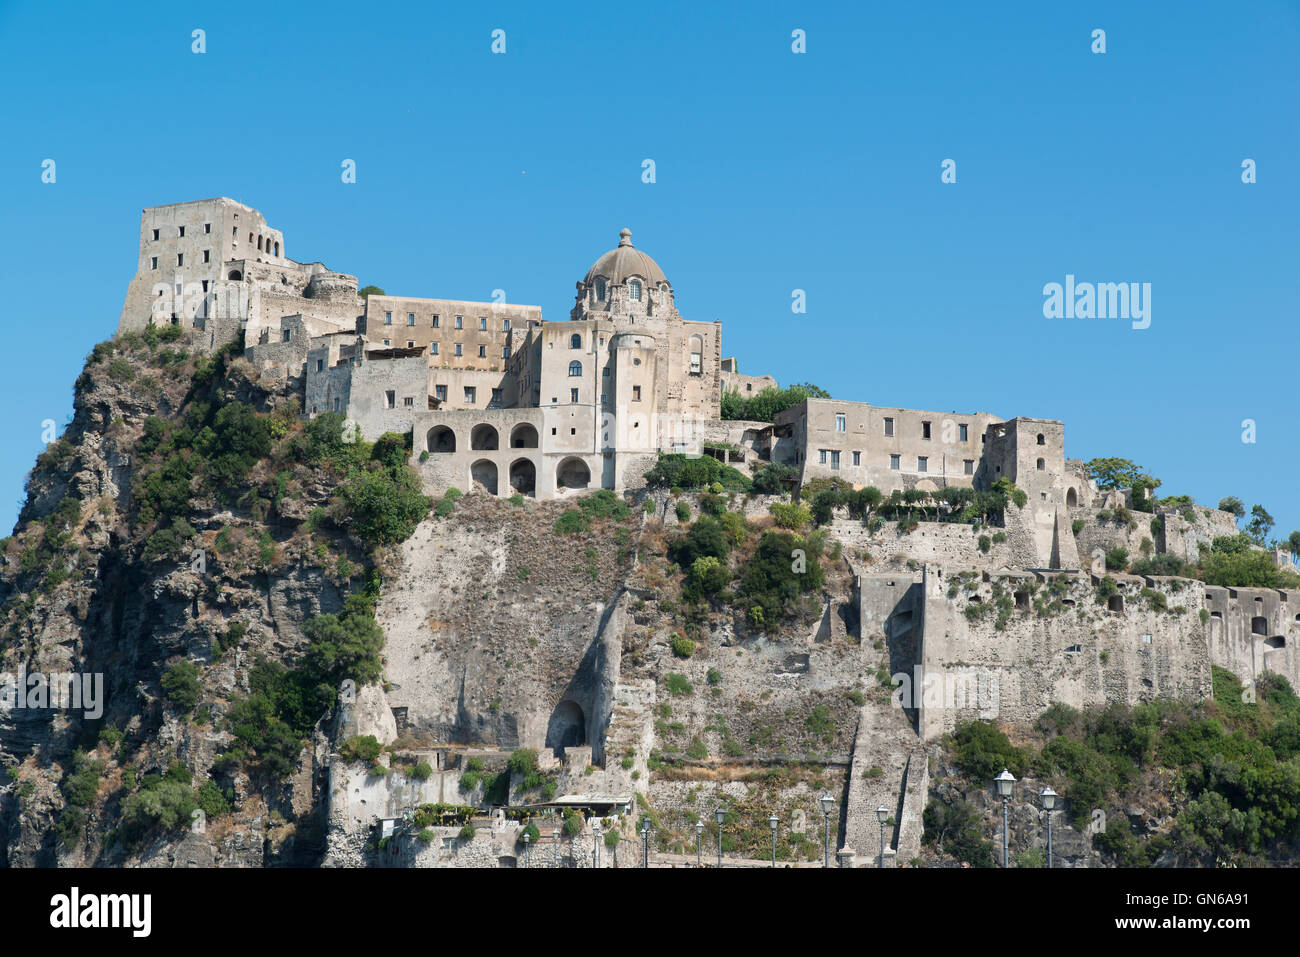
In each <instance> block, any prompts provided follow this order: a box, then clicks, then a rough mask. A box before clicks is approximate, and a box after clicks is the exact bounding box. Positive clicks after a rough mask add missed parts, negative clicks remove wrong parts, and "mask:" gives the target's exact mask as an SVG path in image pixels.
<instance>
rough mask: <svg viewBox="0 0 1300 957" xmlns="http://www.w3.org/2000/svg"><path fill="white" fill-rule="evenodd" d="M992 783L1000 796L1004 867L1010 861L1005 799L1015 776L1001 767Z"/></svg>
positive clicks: (1006, 799)
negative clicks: (999, 772) (1000, 771)
mask: <svg viewBox="0 0 1300 957" xmlns="http://www.w3.org/2000/svg"><path fill="white" fill-rule="evenodd" d="M993 783H994V784H996V785H997V788H998V796H999V797H1000V798H1002V867H1003V868H1004V869H1005V868H1006V867H1008V866H1009V862H1010V852H1009V850H1008V844H1007V801H1009V800H1011V789H1012V788H1013V787H1015V784H1016V776H1015V775H1014V774H1012V773H1011V772H1010V771H1008V770H1007V769H1006V768H1003V769H1002V773H1001V774H999V775H998V776H997V777H996V778H994V779H993Z"/></svg>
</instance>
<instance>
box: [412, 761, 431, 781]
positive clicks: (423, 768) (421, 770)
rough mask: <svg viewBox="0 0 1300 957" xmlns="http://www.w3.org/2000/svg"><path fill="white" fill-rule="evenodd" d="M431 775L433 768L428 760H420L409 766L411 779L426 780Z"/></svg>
mask: <svg viewBox="0 0 1300 957" xmlns="http://www.w3.org/2000/svg"><path fill="white" fill-rule="evenodd" d="M432 775H433V768H432V767H431V766H430V765H429V762H428V761H420V762H418V763H417V764H416V765H415V767H413V768H411V780H413V781H427V780H429V778H430V777H431V776H432Z"/></svg>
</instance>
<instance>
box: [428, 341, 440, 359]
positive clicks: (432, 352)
mask: <svg viewBox="0 0 1300 957" xmlns="http://www.w3.org/2000/svg"><path fill="white" fill-rule="evenodd" d="M429 350H430V351H429V354H430V355H435V356H436V355H437V354H438V343H436V342H431V343H429Z"/></svg>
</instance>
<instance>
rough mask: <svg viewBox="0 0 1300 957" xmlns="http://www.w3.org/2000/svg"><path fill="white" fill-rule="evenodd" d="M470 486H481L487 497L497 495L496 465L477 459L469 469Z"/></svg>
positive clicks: (486, 460)
mask: <svg viewBox="0 0 1300 957" xmlns="http://www.w3.org/2000/svg"><path fill="white" fill-rule="evenodd" d="M469 480H470V485H471V486H473V485H475V484H478V485H482V486H483V488H484V489H486V490H487V493H488V494H489V495H495V494H496V493H497V464H496V463H495V462H491V461H489V460H488V459H479V460H478V461H477V462H475V463H474V464H473V465H471V466H470V467H469Z"/></svg>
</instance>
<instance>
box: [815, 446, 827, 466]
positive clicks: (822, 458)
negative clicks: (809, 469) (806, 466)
mask: <svg viewBox="0 0 1300 957" xmlns="http://www.w3.org/2000/svg"><path fill="white" fill-rule="evenodd" d="M817 463H818V464H819V465H825V464H826V450H825V449H818V450H817Z"/></svg>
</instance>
